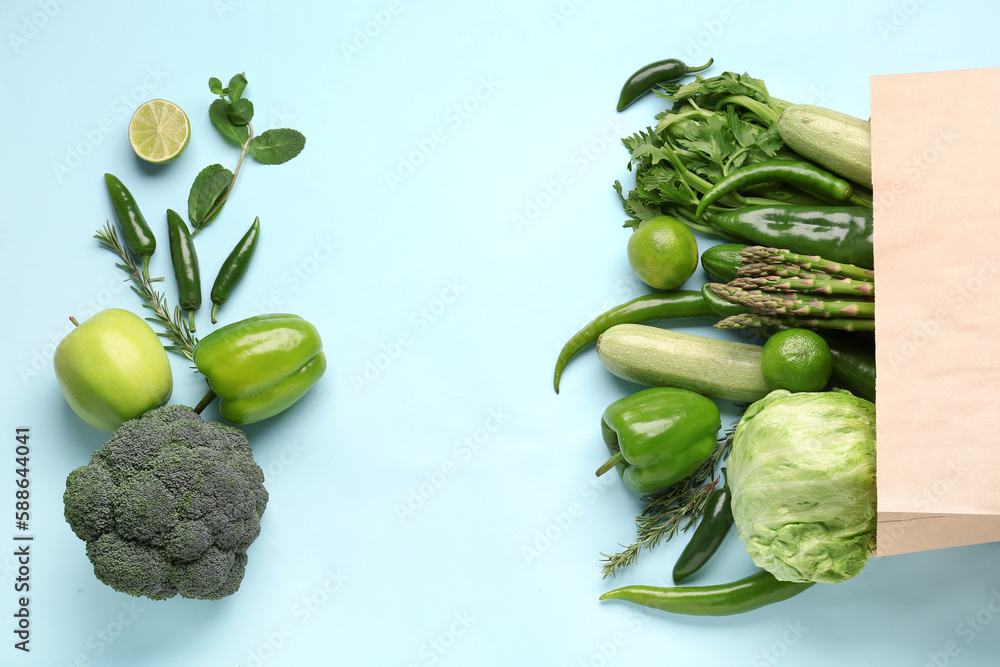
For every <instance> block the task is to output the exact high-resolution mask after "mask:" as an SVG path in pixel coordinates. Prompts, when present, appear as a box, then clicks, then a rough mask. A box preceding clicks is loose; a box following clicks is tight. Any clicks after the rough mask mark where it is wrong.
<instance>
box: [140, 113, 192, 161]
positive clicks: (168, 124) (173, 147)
mask: <svg viewBox="0 0 1000 667" xmlns="http://www.w3.org/2000/svg"><path fill="white" fill-rule="evenodd" d="M190 138H191V123H190V121H188V117H187V114H185V113H184V111H183V110H182V109H181V108H180V107H179V106H177V105H176V104H174V103H173V102H168V101H167V100H150V101H148V102H144V103H143V104H141V105H140V106H139V108H138V109H136V110H135V113H134V114H132V120H130V121H129V123H128V141H129V143H130V144H132V150H134V151H135V154H136V155H138V156H139V157H140V158H142V159H143V160H145V161H146V162H152V163H154V164H163V163H164V162H170V161H171V160H173V159H175V158H176V157H177V156H179V155H180V154H181V153H183V152H184V149H185V148H187V145H188V140H189V139H190Z"/></svg>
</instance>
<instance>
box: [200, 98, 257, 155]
mask: <svg viewBox="0 0 1000 667" xmlns="http://www.w3.org/2000/svg"><path fill="white" fill-rule="evenodd" d="M229 106H230V105H229V102H227V101H225V100H223V99H218V100H215V101H214V102H212V105H211V106H209V107H208V117H209V119H210V120H211V121H212V125H214V126H215V128H216V129H217V130H218V131H219V132H220V133H222V136H223V137H225V138H226V140H227V141H229V143H231V144H234V145H236V146H239V147H240V148H242V147H243V144H245V143H246V140H247V138H248V137H249V136H250V131H249V130H248V129H247V126H246V125H235V124H233V121H231V120H230V119H229Z"/></svg>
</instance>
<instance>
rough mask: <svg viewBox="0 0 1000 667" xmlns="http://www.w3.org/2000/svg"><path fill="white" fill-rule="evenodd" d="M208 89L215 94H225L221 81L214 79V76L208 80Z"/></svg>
mask: <svg viewBox="0 0 1000 667" xmlns="http://www.w3.org/2000/svg"><path fill="white" fill-rule="evenodd" d="M208 89H209V90H211V91H212V92H213V93H215V94H216V95H223V94H225V92H226V91H225V90H224V89H223V88H222V82H221V81H219V80H218V79H216V78H215V77H214V76H213V77H211V78H209V80H208Z"/></svg>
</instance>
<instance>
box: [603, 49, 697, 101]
mask: <svg viewBox="0 0 1000 667" xmlns="http://www.w3.org/2000/svg"><path fill="white" fill-rule="evenodd" d="M713 62H715V61H714V59H712V58H709V60H708V62H707V63H705V64H704V65H702V66H701V67H688V66H687V65H685V64H684V63H682V62H681V61H680V60H677V59H675V58H670V59H668V60H657V61H656V62H655V63H650V64H648V65H646V66H645V67H642V68H640V69H639V70H638V71H637V72H635V73H634V74H633V75H632V76H630V77H629V78H628V81H626V82H625V85H624V86H622V92H621V94H620V95H619V96H618V111H623V110H624V109H625V108H626V107H628V106H629V105H630V104H632V103H633V102H635V101H636V100H637V99H639V98H640V97H642V96H643V95H645V94H646V93H648V92H649V91H650V90H652V89H653V86H655V85H656V84H658V83H666V82H668V81H676V80H677V79H680V78H681V77H683V76H685V75H687V74H692V73H693V72H700V71H702V70H705V69H708V68H709V67H711V65H712V63H713Z"/></svg>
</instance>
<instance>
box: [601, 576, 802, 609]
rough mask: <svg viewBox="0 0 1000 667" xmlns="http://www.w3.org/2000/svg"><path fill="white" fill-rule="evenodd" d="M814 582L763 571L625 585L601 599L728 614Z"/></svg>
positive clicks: (786, 595) (783, 597)
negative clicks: (701, 582)
mask: <svg viewBox="0 0 1000 667" xmlns="http://www.w3.org/2000/svg"><path fill="white" fill-rule="evenodd" d="M812 585H813V582H811V581H810V582H806V583H800V582H795V581H779V580H777V579H775V578H774V575H773V574H771V573H770V572H767V571H766V570H761V571H760V572H757V573H756V574H751V575H750V576H749V577H744V578H743V579H740V580H738V581H734V582H732V583H728V584H718V585H715V586H677V587H674V588H666V587H658V586H625V587H623V588H616V589H615V590H613V591H608V592H607V593H605V594H604V595H602V596H601V598H600V599H602V600H625V601H626V602H634V603H635V604H641V605H643V606H645V607H652V608H653V609H661V610H663V611H668V612H670V613H673V614H688V615H693V616H729V615H732V614H742V613H744V612H748V611H753V610H754V609H760V608H761V607H764V606H766V605H769V604H773V603H775V602H781V601H783V600H787V599H788V598H791V597H794V596H796V595H798V594H799V593H801V592H802V591H804V590H806V589H807V588H809V587H810V586H812Z"/></svg>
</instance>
